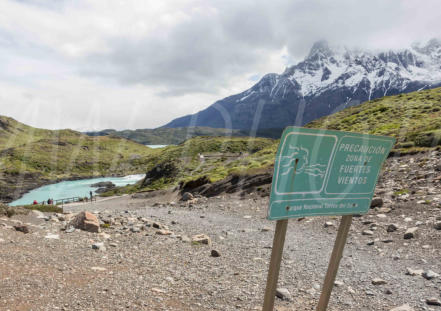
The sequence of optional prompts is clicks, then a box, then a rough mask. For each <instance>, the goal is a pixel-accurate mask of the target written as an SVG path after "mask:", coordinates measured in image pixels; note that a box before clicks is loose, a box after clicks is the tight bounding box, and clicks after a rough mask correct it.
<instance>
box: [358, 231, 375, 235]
mask: <svg viewBox="0 0 441 311" xmlns="http://www.w3.org/2000/svg"><path fill="white" fill-rule="evenodd" d="M361 234H362V235H374V232H372V231H371V230H363V231H362V232H361Z"/></svg>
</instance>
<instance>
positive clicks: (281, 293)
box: [276, 288, 291, 300]
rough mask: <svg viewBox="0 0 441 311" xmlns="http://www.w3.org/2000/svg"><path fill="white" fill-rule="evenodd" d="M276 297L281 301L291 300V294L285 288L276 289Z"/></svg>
mask: <svg viewBox="0 0 441 311" xmlns="http://www.w3.org/2000/svg"><path fill="white" fill-rule="evenodd" d="M276 297H278V298H280V299H282V300H291V293H290V292H289V291H288V290H287V289H286V288H277V289H276Z"/></svg>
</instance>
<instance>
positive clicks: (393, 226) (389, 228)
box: [386, 224, 399, 232]
mask: <svg viewBox="0 0 441 311" xmlns="http://www.w3.org/2000/svg"><path fill="white" fill-rule="evenodd" d="M398 228H399V227H398V225H396V224H390V225H389V226H387V229H386V231H387V232H395V231H397V230H398Z"/></svg>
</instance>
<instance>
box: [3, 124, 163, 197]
mask: <svg viewBox="0 0 441 311" xmlns="http://www.w3.org/2000/svg"><path fill="white" fill-rule="evenodd" d="M157 152H158V151H156V150H153V149H150V148H147V147H145V146H143V145H141V144H138V143H135V142H133V141H130V140H126V139H123V138H119V137H110V136H106V137H89V136H87V135H83V134H81V133H78V132H75V131H71V130H57V131H51V130H44V129H36V128H33V127H30V126H27V125H24V124H22V123H20V122H17V121H15V120H14V119H11V118H7V117H0V200H11V199H13V198H15V197H17V196H19V195H20V194H22V193H23V192H24V191H25V190H28V189H31V188H33V187H36V186H39V185H41V184H44V183H47V182H49V181H52V180H57V179H66V178H80V177H89V176H102V175H113V174H115V175H125V174H131V173H143V172H145V169H146V167H147V166H148V163H145V162H144V161H146V162H148V159H149V156H150V155H154V154H155V153H157Z"/></svg>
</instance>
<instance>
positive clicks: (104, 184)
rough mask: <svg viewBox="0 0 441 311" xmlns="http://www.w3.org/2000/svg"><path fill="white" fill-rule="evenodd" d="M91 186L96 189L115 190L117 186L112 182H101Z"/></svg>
mask: <svg viewBox="0 0 441 311" xmlns="http://www.w3.org/2000/svg"><path fill="white" fill-rule="evenodd" d="M90 186H91V187H95V188H113V187H115V184H114V183H113V182H111V181H101V182H97V183H95V184H92V185H90Z"/></svg>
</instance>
